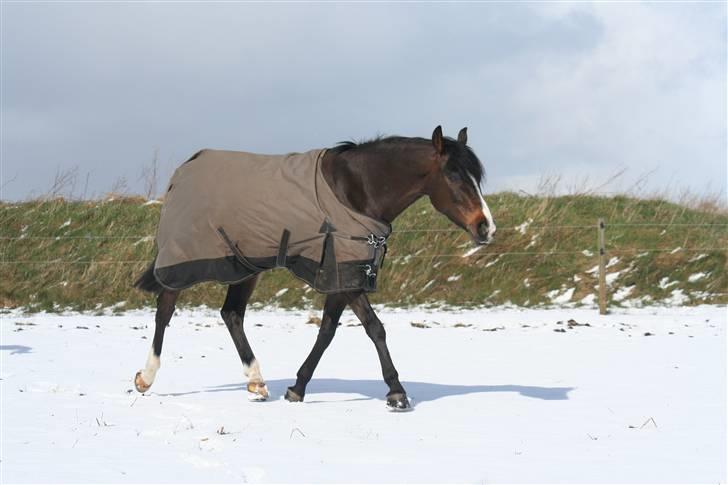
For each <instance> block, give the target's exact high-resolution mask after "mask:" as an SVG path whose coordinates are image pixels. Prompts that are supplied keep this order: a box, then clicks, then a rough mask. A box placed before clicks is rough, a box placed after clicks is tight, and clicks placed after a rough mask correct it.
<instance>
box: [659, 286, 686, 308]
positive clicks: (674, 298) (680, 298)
mask: <svg viewBox="0 0 728 485" xmlns="http://www.w3.org/2000/svg"><path fill="white" fill-rule="evenodd" d="M689 300H690V298H689V297H688V296H687V295H686V294H685V292H684V291H683V290H681V289H677V290H672V293H670V298H666V299H665V300H664V301H665V303H666V304H667V305H670V306H679V305H683V304H685V303H687V302H688V301H689Z"/></svg>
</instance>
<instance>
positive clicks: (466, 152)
mask: <svg viewBox="0 0 728 485" xmlns="http://www.w3.org/2000/svg"><path fill="white" fill-rule="evenodd" d="M443 139H444V141H445V152H447V153H450V160H449V161H448V168H449V169H450V170H453V171H457V172H458V173H459V174H460V176H461V177H463V178H466V179H467V177H468V176H472V177H473V178H474V179H475V181H476V182H477V183H478V184H480V185H482V184H483V182H484V181H485V171H484V170H483V164H482V163H480V160H479V159H478V157H477V155H475V152H473V150H472V149H471V148H470V147H469V146H463V145H461V144H460V143H458V142H457V141H455V140H453V139H452V138H450V137H448V136H446V137H443ZM411 141H414V142H419V143H432V142H431V141H430V140H429V139H426V138H408V137H404V136H384V135H378V136H375V137H374V138H370V139H368V140H359V141H358V142H355V141H353V140H347V141H340V142H339V143H337V144H336V146H334V147H333V148H330V149H329V150H330V151H332V152H334V153H344V152H348V151H350V150H355V149H365V148H376V147H379V146H382V145H388V144H392V143H404V142H411Z"/></svg>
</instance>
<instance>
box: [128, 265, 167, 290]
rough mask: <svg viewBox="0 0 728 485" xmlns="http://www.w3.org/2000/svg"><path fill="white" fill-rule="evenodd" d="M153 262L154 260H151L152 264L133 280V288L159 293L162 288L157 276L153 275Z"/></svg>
mask: <svg viewBox="0 0 728 485" xmlns="http://www.w3.org/2000/svg"><path fill="white" fill-rule="evenodd" d="M154 263H155V261H152V264H150V265H149V267H148V268H147V269H146V271H144V273H142V275H141V276H139V279H137V280H136V282H134V287H135V288H138V289H140V290H142V291H148V292H150V293H161V291H162V290H163V289H164V288H163V287H162V285H160V284H159V281H157V278H155V277H154Z"/></svg>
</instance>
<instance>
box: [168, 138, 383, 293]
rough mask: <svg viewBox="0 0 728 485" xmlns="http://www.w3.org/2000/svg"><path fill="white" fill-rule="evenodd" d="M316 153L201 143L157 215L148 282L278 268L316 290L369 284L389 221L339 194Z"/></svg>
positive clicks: (221, 277) (236, 278) (231, 276)
mask: <svg viewBox="0 0 728 485" xmlns="http://www.w3.org/2000/svg"><path fill="white" fill-rule="evenodd" d="M325 151H326V150H312V151H309V152H305V153H289V154H287V155H260V154H254V153H246V152H235V151H222V150H202V151H201V152H198V153H197V154H196V155H194V156H193V157H192V158H191V159H189V160H188V161H187V162H185V163H184V164H182V165H181V166H180V167H179V168H177V170H176V171H175V173H174V175H173V176H172V179H171V181H170V184H169V188H168V189H167V194H166V196H165V200H164V204H163V206H162V211H161V215H160V220H159V227H158V230H157V238H156V243H157V250H158V253H157V258H156V260H155V264H154V276H155V277H156V279H157V281H159V283H160V284H161V285H162V286H164V287H166V288H168V289H174V290H178V289H183V288H187V287H189V286H191V285H194V284H196V283H200V282H202V281H219V282H221V283H227V284H232V283H238V282H240V281H243V280H245V279H246V278H249V277H251V276H253V275H255V274H258V273H260V272H262V271H265V270H268V269H272V268H276V267H286V268H288V269H289V270H290V271H291V272H292V273H293V274H294V275H296V276H297V277H299V278H301V279H302V280H304V281H305V282H306V283H308V284H309V285H311V286H312V287H313V288H314V289H316V290H318V291H320V292H322V293H335V292H340V291H350V290H357V289H360V290H364V291H374V290H376V275H377V271H378V268H379V267H380V265H381V262H382V258H383V257H384V253H385V252H386V239H387V237H388V236H389V234H390V232H391V226H390V225H389V224H388V223H386V222H382V221H378V220H375V219H372V218H370V217H367V216H365V215H364V214H360V213H358V212H356V211H354V210H352V209H350V208H348V207H346V206H345V205H343V204H342V203H341V202H339V200H338V199H337V198H336V195H335V194H334V192H333V190H332V189H331V187H330V186H329V184H328V183H327V182H326V180H325V179H324V177H323V174H322V173H321V159H322V157H323V155H324V153H325Z"/></svg>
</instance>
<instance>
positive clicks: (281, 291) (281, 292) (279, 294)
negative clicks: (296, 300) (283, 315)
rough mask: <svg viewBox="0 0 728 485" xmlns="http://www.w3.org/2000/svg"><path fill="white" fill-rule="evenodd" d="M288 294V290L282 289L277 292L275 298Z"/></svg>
mask: <svg viewBox="0 0 728 485" xmlns="http://www.w3.org/2000/svg"><path fill="white" fill-rule="evenodd" d="M287 292H288V288H281V289H280V290H278V291H276V294H275V297H276V298H279V297H281V296H283V295H285V294H286V293H287Z"/></svg>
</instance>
